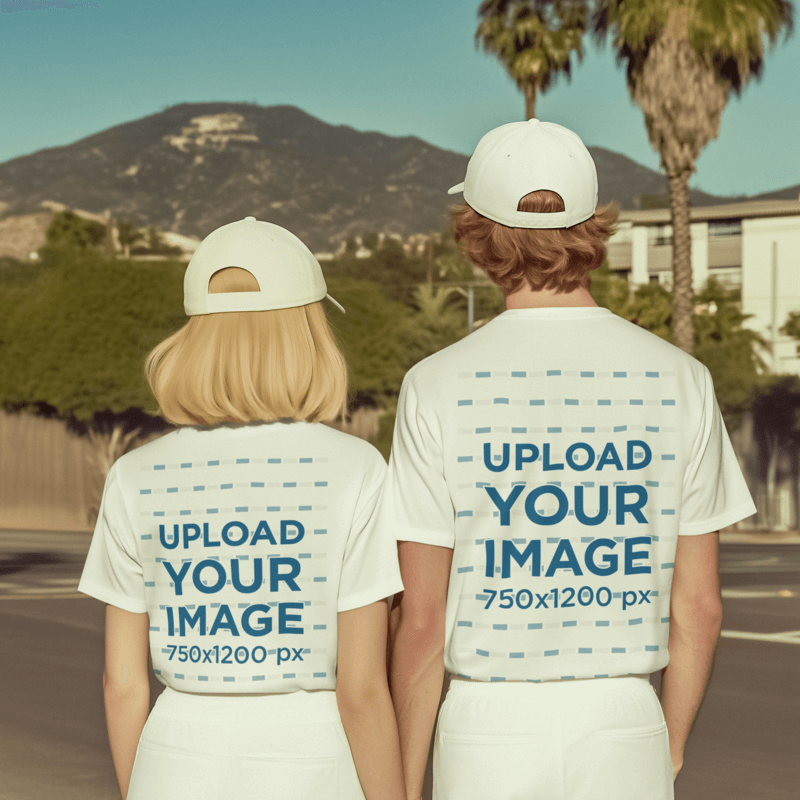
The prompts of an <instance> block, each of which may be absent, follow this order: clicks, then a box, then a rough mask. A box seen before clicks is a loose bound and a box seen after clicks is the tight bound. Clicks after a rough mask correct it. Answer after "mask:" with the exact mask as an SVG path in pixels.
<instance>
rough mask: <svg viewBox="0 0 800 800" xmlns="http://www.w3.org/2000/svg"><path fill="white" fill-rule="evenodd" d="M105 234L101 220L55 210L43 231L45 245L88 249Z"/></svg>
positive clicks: (103, 237)
mask: <svg viewBox="0 0 800 800" xmlns="http://www.w3.org/2000/svg"><path fill="white" fill-rule="evenodd" d="M105 236H106V226H105V225H103V224H102V223H101V222H95V221H94V220H90V219H84V218H83V217H79V216H78V215H77V214H76V213H75V212H74V211H69V210H64V211H56V212H55V213H54V214H53V218H52V220H51V221H50V225H49V226H48V228H47V231H45V245H46V246H50V247H77V248H81V249H84V250H85V249H88V248H90V247H96V246H97V245H99V244H100V243H101V242H102V241H103V239H105Z"/></svg>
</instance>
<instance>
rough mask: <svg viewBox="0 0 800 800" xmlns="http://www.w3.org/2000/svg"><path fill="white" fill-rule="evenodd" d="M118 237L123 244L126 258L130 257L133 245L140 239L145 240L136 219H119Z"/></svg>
mask: <svg viewBox="0 0 800 800" xmlns="http://www.w3.org/2000/svg"><path fill="white" fill-rule="evenodd" d="M117 238H118V239H119V243H120V245H121V246H122V253H123V255H124V256H125V258H130V255H131V245H134V244H136V242H138V241H144V233H143V232H142V230H141V229H140V228H139V226H138V224H137V222H136V220H134V219H119V220H117Z"/></svg>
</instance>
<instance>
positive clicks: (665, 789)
mask: <svg viewBox="0 0 800 800" xmlns="http://www.w3.org/2000/svg"><path fill="white" fill-rule="evenodd" d="M569 761H570V762H572V763H571V764H570V765H569V767H570V768H569V771H568V774H569V776H570V777H569V786H568V787H567V788H568V789H569V791H567V792H566V795H567V796H568V797H573V796H574V797H577V798H587V800H588V798H593V800H672V798H673V797H674V794H673V782H672V760H671V758H670V753H669V740H668V737H667V726H666V723H664V722H660V723H658V724H651V725H646V726H642V727H638V728H618V729H613V728H611V729H607V730H601V731H596V732H594V733H593V734H591V735H590V736H587V737H586V738H584V739H583V740H582V741H581V742H580V743H576V745H574V746H573V747H572V748H571V752H570V754H569Z"/></svg>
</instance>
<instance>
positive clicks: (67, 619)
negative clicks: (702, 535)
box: [0, 532, 800, 800]
mask: <svg viewBox="0 0 800 800" xmlns="http://www.w3.org/2000/svg"><path fill="white" fill-rule="evenodd" d="M88 541H89V537H88V535H87V534H61V533H57V534H46V535H39V534H37V535H36V536H35V537H31V535H30V534H24V535H19V536H14V535H13V534H9V533H5V532H0V637H1V638H0V641H2V650H0V686H2V687H3V694H2V699H0V800H45V798H46V799H47V800H52V798H53V797H58V798H59V800H113V799H114V798H117V797H118V796H119V795H118V793H117V789H116V782H115V779H114V773H113V768H112V765H111V758H110V755H109V750H108V744H107V740H106V733H105V722H104V717H103V708H102V690H101V678H102V671H103V614H104V607H103V605H102V604H101V603H99V602H97V601H95V600H92V599H88V598H84V597H83V596H82V595H78V594H77V592H76V591H75V590H76V588H77V583H78V577H79V574H80V568H81V564H82V561H83V556H84V553H85V550H86V547H87V546H88ZM720 565H721V574H722V587H723V602H724V622H723V630H724V633H723V638H722V640H721V642H720V646H719V652H718V656H717V663H716V669H715V672H714V677H713V680H712V683H711V688H710V690H709V693H708V696H707V698H706V702H705V704H704V706H703V709H702V711H701V713H700V717H699V719H698V722H697V725H696V727H695V730H694V732H693V734H692V736H691V738H690V740H689V745H688V749H687V754H686V760H685V764H684V768H683V770H682V772H681V774H680V776H679V778H678V781H677V783H676V786H675V796H676V798H677V800H797V798H798V796H799V795H800V758H798V753H800V691H799V690H798V683H800V647H798V645H800V546H797V545H746V544H735V545H722V547H721V559H720ZM656 677H657V676H654V680H655V678H656ZM656 685H657V683H656ZM153 687H154V692H153V699H155V694H156V693H157V692H158V691H159V690H160V684H158V683H156V682H155V680H154V682H153ZM643 800H646V798H643Z"/></svg>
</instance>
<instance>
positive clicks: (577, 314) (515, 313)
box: [495, 306, 613, 320]
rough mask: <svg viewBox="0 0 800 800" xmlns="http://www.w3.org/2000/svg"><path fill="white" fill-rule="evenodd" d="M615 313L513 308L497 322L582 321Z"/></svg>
mask: <svg viewBox="0 0 800 800" xmlns="http://www.w3.org/2000/svg"><path fill="white" fill-rule="evenodd" d="M610 316H613V312H611V311H609V310H608V309H607V308H603V307H602V306H547V307H546V308H511V309H508V310H506V311H504V312H503V313H502V314H500V315H499V316H497V317H495V319H496V320H517V319H545V320H546V319H582V318H584V317H586V318H589V317H595V318H597V317H610Z"/></svg>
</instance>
